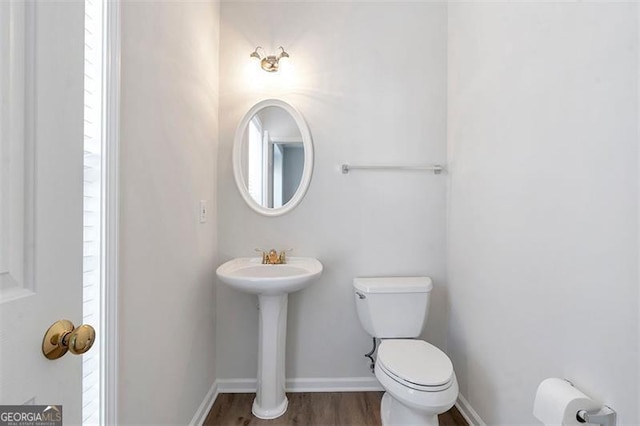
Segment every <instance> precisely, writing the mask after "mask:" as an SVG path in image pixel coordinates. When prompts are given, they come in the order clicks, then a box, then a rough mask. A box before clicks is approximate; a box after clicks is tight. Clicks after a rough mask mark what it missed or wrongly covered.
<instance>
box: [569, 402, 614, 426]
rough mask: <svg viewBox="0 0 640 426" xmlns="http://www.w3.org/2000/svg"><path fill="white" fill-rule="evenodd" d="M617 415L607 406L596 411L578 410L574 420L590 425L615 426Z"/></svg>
mask: <svg viewBox="0 0 640 426" xmlns="http://www.w3.org/2000/svg"><path fill="white" fill-rule="evenodd" d="M616 417H617V414H616V412H615V410H614V409H613V408H611V407H608V406H606V405H605V406H603V407H602V408H601V409H600V410H598V411H585V410H580V411H578V412H577V413H576V420H578V421H579V422H580V423H591V424H596V425H602V426H616Z"/></svg>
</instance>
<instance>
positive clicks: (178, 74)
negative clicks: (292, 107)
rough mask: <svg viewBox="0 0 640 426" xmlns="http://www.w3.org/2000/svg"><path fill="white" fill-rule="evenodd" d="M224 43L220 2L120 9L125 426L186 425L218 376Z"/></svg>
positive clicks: (122, 389)
mask: <svg viewBox="0 0 640 426" xmlns="http://www.w3.org/2000/svg"><path fill="white" fill-rule="evenodd" d="M218 40H219V5H218V4H216V3H214V2H204V1H202V2H130V1H125V2H123V4H122V111H121V121H122V128H121V152H122V154H121V191H122V199H121V203H122V210H121V238H120V248H121V253H120V254H121V277H120V325H121V330H120V335H119V338H120V379H119V380H120V384H119V385H120V386H119V387H120V389H119V397H120V400H119V410H120V413H119V423H122V424H186V423H188V422H189V421H190V420H191V418H192V416H193V415H194V413H195V412H196V410H197V408H198V406H199V405H200V403H201V402H202V401H203V398H204V397H205V394H206V393H207V391H208V390H209V388H210V386H211V384H212V383H213V382H214V380H215V373H216V372H215V368H214V367H215V348H214V346H215V345H214V339H215V321H214V317H215V309H214V307H215V296H214V285H213V277H214V273H215V264H216V259H217V252H216V223H217V218H216V210H217V207H216V205H215V200H216V190H217V188H216V180H217V177H216V164H217V138H218V123H217V117H218ZM200 200H209V221H208V223H206V224H200V223H199V221H198V203H199V201H200Z"/></svg>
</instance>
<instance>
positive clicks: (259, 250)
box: [254, 247, 269, 264]
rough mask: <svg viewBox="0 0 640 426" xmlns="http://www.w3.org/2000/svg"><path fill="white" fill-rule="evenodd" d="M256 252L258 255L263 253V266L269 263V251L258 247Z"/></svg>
mask: <svg viewBox="0 0 640 426" xmlns="http://www.w3.org/2000/svg"><path fill="white" fill-rule="evenodd" d="M254 250H255V251H257V252H258V253H262V263H263V264H266V263H268V259H269V255H268V254H267V251H266V250H265V249H261V248H258V247H256V248H255V249H254Z"/></svg>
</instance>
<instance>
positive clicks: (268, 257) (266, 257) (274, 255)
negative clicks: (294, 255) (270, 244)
mask: <svg viewBox="0 0 640 426" xmlns="http://www.w3.org/2000/svg"><path fill="white" fill-rule="evenodd" d="M291 250H292V249H288V250H282V251H281V252H280V254H279V255H278V252H277V251H275V250H274V249H271V250H269V251H266V250H263V249H260V248H257V249H256V251H257V252H260V253H262V264H263V265H282V264H285V263H287V255H286V252H288V251H291Z"/></svg>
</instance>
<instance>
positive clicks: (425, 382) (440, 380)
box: [376, 339, 454, 392]
mask: <svg viewBox="0 0 640 426" xmlns="http://www.w3.org/2000/svg"><path fill="white" fill-rule="evenodd" d="M376 363H377V364H378V366H379V367H380V370H381V371H382V372H383V373H384V374H386V375H387V376H389V378H391V379H393V380H394V381H396V382H398V383H400V384H401V385H403V386H406V387H408V388H411V389H415V390H419V391H423V392H440V391H443V390H446V389H448V388H449V387H451V385H452V383H453V378H454V372H453V364H451V360H450V359H449V357H448V356H447V355H446V354H445V353H444V352H442V351H441V350H440V349H438V348H437V347H435V346H433V345H431V344H429V343H427V342H425V341H424V340H413V339H392V340H384V341H383V342H382V344H381V345H380V347H379V349H378V357H377V361H376Z"/></svg>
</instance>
